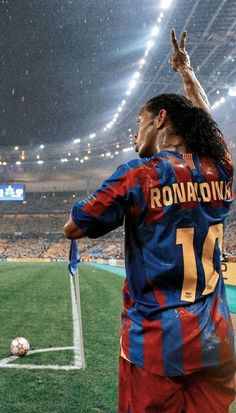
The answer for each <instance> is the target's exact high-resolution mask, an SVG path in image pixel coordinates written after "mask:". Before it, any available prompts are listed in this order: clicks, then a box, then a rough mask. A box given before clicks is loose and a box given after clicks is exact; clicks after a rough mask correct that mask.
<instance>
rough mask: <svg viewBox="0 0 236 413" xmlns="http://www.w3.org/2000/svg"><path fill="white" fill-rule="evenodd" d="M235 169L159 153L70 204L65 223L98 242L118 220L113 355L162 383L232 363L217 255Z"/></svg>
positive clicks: (133, 163)
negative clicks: (117, 319) (120, 250)
mask: <svg viewBox="0 0 236 413" xmlns="http://www.w3.org/2000/svg"><path fill="white" fill-rule="evenodd" d="M232 177H233V168H232V164H231V161H230V159H229V158H228V156H226V159H225V162H224V164H223V163H222V164H220V163H219V164H218V165H216V164H215V163H214V162H213V161H212V160H211V159H209V158H204V157H199V156H198V155H195V154H193V155H192V154H183V155H181V154H179V153H176V152H172V151H162V152H160V153H158V154H155V155H153V156H152V157H150V158H144V159H139V160H133V161H130V162H128V163H127V164H125V165H122V166H121V167H119V168H118V170H117V171H116V172H115V173H114V174H113V175H112V176H111V177H110V178H109V179H107V180H106V181H104V182H103V184H102V185H101V187H100V188H99V189H98V190H97V191H95V192H94V193H93V194H91V195H90V196H88V197H87V198H86V199H84V200H83V201H77V202H76V203H75V205H74V207H73V210H72V219H73V221H74V222H75V223H76V224H77V225H78V226H79V227H80V228H81V229H82V230H83V231H84V235H86V236H88V237H91V238H96V237H99V236H101V235H104V234H105V233H107V232H109V231H111V230H113V229H115V228H116V227H118V226H120V225H122V224H123V222H124V220H125V265H126V279H125V283H124V288H123V302H124V308H123V312H122V329H121V355H122V356H123V357H125V358H127V359H128V360H130V361H131V362H132V363H134V364H137V365H138V366H140V367H142V368H144V369H147V370H149V371H152V372H154V373H157V374H160V375H165V376H178V375H183V374H189V373H191V372H193V371H197V370H198V369H201V368H204V367H217V366H222V365H224V366H231V368H232V363H234V348H233V328H232V323H231V318H230V314H229V309H228V305H227V300H226V296H225V290H224V283H223V278H222V275H221V271H220V255H221V246H222V238H223V226H224V223H225V219H226V217H227V214H228V211H229V207H230V204H231V202H232V198H233V195H232Z"/></svg>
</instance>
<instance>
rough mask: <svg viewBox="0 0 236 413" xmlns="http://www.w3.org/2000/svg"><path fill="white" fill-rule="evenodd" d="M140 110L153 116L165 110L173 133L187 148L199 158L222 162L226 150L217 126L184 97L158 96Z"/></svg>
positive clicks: (204, 112)
mask: <svg viewBox="0 0 236 413" xmlns="http://www.w3.org/2000/svg"><path fill="white" fill-rule="evenodd" d="M143 109H147V110H148V111H149V112H151V113H153V116H156V115H157V114H158V113H159V111H160V110H161V109H165V110H166V111H167V113H168V116H169V119H170V121H171V123H172V125H173V128H174V130H175V133H176V134H177V135H180V136H181V137H182V138H183V140H184V143H185V145H186V146H187V148H189V149H190V150H192V151H193V152H195V153H197V154H198V155H204V156H209V157H211V158H212V159H213V160H214V161H215V162H223V161H224V158H225V152H226V151H227V152H228V149H227V145H226V143H225V141H224V139H223V135H222V132H221V131H220V129H219V127H218V125H217V123H216V122H215V121H214V120H213V119H212V117H211V115H210V114H208V113H207V112H206V111H205V110H203V109H201V108H199V107H197V106H194V105H193V103H192V102H191V101H190V100H189V99H187V98H186V97H185V96H182V95H177V94H162V95H157V96H155V97H153V98H152V99H150V100H148V102H146V104H145V105H144V107H143Z"/></svg>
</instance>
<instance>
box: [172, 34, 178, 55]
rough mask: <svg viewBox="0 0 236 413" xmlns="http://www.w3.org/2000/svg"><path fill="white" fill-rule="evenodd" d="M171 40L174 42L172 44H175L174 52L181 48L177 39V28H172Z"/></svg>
mask: <svg viewBox="0 0 236 413" xmlns="http://www.w3.org/2000/svg"><path fill="white" fill-rule="evenodd" d="M171 42H172V46H173V50H174V52H176V51H178V50H179V45H178V42H177V39H176V35H175V29H172V30H171Z"/></svg>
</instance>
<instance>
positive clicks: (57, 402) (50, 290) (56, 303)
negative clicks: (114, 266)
mask: <svg viewBox="0 0 236 413" xmlns="http://www.w3.org/2000/svg"><path fill="white" fill-rule="evenodd" d="M122 284H123V279H122V278H121V277H117V276H116V275H113V274H111V273H107V272H105V271H103V270H99V269H97V268H96V269H95V268H93V267H90V266H86V265H81V266H80V291H81V309H82V317H83V333H84V347H85V359H86V369H85V370H83V371H82V370H71V371H63V370H28V369H0V412H2V413H34V412H37V413H115V412H116V411H117V359H118V348H119V328H120V322H119V320H120V310H121V294H120V291H121V288H122ZM0 321H1V322H0V360H1V359H4V358H6V357H9V356H10V349H9V346H10V342H11V340H12V339H13V338H15V337H17V336H24V337H26V338H28V339H29V341H30V344H31V349H43V348H50V347H71V346H73V324H72V309H71V293H70V282H69V276H68V272H67V265H66V264H61V263H57V264H13V263H11V264H10V263H3V264H0ZM17 363H18V364H19V363H20V364H25V363H27V364H34V365H35V364H39V365H48V364H54V365H55V364H57V365H72V364H73V351H72V350H67V351H60V352H49V353H39V354H33V355H30V356H28V357H25V358H22V359H20V360H19V361H18V362H17ZM231 413H236V406H235V404H234V406H232V409H231Z"/></svg>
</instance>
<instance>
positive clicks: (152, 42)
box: [147, 40, 154, 50]
mask: <svg viewBox="0 0 236 413" xmlns="http://www.w3.org/2000/svg"><path fill="white" fill-rule="evenodd" d="M153 46H154V41H153V40H148V42H147V50H150V49H151V48H152V47H153Z"/></svg>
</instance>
